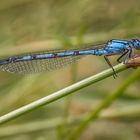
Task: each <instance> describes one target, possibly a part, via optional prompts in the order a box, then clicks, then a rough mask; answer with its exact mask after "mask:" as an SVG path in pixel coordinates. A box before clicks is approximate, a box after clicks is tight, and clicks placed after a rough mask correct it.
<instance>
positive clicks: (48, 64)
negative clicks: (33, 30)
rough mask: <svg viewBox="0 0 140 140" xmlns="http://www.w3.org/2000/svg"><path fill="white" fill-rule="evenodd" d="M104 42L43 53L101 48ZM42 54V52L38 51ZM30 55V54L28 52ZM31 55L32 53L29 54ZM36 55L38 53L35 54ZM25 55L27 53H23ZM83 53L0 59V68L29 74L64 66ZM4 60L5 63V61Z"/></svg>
mask: <svg viewBox="0 0 140 140" xmlns="http://www.w3.org/2000/svg"><path fill="white" fill-rule="evenodd" d="M104 46H105V44H101V45H96V46H93V45H92V44H88V45H84V47H85V48H83V47H82V48H80V49H69V50H52V51H47V52H44V53H57V52H64V51H67V52H68V51H72V50H73V51H80V50H83V49H85V50H86V49H89V48H90V49H96V48H103V47H104ZM40 54H43V53H40ZM29 55H30V54H29ZM31 55H32V54H31ZM35 55H38V54H35ZM23 56H27V55H23ZM23 56H17V57H11V58H8V59H13V58H14V59H17V58H19V57H21V58H22V57H23ZM83 56H84V55H74V56H66V57H54V58H50V59H35V60H33V59H32V60H27V61H23V60H22V61H18V62H17V61H12V62H9V63H7V62H6V61H7V60H8V59H4V60H0V61H1V62H2V63H0V69H1V70H2V71H7V72H10V73H19V74H31V73H38V72H44V71H50V70H54V69H58V68H61V67H64V66H66V65H68V64H70V63H72V62H74V61H76V60H78V59H80V58H81V57H83ZM5 62H6V63H5Z"/></svg>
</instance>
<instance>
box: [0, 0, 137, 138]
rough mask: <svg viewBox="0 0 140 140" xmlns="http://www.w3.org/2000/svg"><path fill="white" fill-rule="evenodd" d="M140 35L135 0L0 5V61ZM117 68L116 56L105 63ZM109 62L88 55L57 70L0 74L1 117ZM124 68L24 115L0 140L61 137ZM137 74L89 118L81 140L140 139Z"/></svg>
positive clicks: (30, 0)
mask: <svg viewBox="0 0 140 140" xmlns="http://www.w3.org/2000/svg"><path fill="white" fill-rule="evenodd" d="M139 37H140V1H139V0H69V1H68V0H20V1H19V0H12V1H11V0H6V1H1V2H0V57H1V58H4V57H8V56H13V55H19V54H23V53H26V52H38V51H43V50H47V49H56V48H59V49H64V48H70V47H73V46H82V45H83V44H88V43H89V44H91V43H93V44H97V43H101V42H106V41H107V40H109V39H132V38H139ZM110 59H111V61H112V63H113V64H114V65H115V64H116V61H115V60H116V57H111V58H110ZM107 68H108V65H107V64H106V62H105V61H104V59H103V58H102V57H98V56H88V57H85V58H83V59H81V60H79V61H78V62H77V63H74V64H72V65H70V66H68V67H65V68H63V69H60V70H56V71H51V72H46V73H40V74H33V75H16V74H9V73H6V72H0V115H1V116H2V115H4V114H6V113H8V112H10V111H13V110H15V109H17V108H19V107H21V106H23V105H26V104H28V103H31V102H32V101H35V100H37V99H40V98H42V97H44V96H47V95H49V94H51V93H53V92H55V91H58V90H60V89H63V88H64V87H66V86H68V85H71V84H72V83H75V82H78V81H80V80H82V79H84V78H86V77H89V76H91V75H93V74H96V73H98V72H100V71H102V70H104V69H107ZM135 71H137V72H138V71H139V73H140V70H138V69H137V70H136V69H129V70H127V71H124V72H121V73H119V74H118V77H117V79H113V77H110V78H107V79H105V80H102V81H101V82H99V83H96V84H94V85H91V86H89V87H86V88H84V89H81V90H79V91H77V92H75V93H74V94H72V95H70V96H68V97H64V98H62V99H60V100H57V101H55V102H53V103H51V104H49V105H47V106H44V107H42V108H39V109H38V110H35V111H33V112H30V113H28V114H26V115H23V116H21V117H19V118H17V119H15V120H13V121H11V122H8V123H6V124H4V125H2V126H1V128H0V139H1V140H9V139H10V140H19V139H20V140H22V139H23V140H32V139H33V140H63V139H67V138H68V136H69V134H70V132H71V131H72V130H73V128H74V127H77V126H78V125H79V121H82V120H83V119H84V117H85V116H86V114H90V113H91V112H92V111H93V110H94V109H96V107H97V106H98V104H99V103H100V102H101V101H102V100H103V99H104V98H105V97H106V96H108V95H109V94H111V93H112V92H114V91H115V90H117V89H118V88H120V86H121V85H122V84H124V83H125V82H126V79H128V78H129V77H130V76H131V77H132V76H133V74H135ZM139 79H140V76H138V77H137V78H135V79H134V80H133V82H132V83H131V84H129V85H128V86H127V87H126V88H125V90H123V91H122V92H123V95H122V96H120V97H118V98H117V100H115V101H113V103H112V104H111V105H110V106H109V107H108V108H107V109H105V110H103V111H102V112H101V113H100V115H99V118H98V119H97V120H96V121H91V122H90V124H89V125H88V127H87V128H86V129H85V130H84V132H83V133H82V134H81V135H80V136H79V138H78V139H80V140H85V139H86V140H93V139H94V140H108V139H109V140H126V139H127V140H139V139H140V87H139V84H140V80H139Z"/></svg>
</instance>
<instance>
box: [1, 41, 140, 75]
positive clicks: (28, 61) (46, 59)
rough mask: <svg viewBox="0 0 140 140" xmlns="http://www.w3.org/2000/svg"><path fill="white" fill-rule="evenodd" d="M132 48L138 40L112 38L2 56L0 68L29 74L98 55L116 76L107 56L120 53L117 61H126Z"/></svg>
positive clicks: (131, 54) (138, 43) (139, 43)
mask: <svg viewBox="0 0 140 140" xmlns="http://www.w3.org/2000/svg"><path fill="white" fill-rule="evenodd" d="M134 49H140V41H139V40H137V39H132V40H130V41H129V40H115V39H113V40H109V41H107V42H106V43H105V44H102V45H97V46H94V45H90V46H89V47H86V48H84V49H83V48H82V49H69V50H59V51H58V50H54V51H48V52H43V53H37V54H34V53H30V54H25V55H19V56H15V57H9V58H4V59H1V60H0V69H1V70H3V71H7V72H11V73H19V74H30V73H36V72H42V71H48V70H53V69H57V68H61V67H62V66H65V65H67V64H70V63H72V62H73V61H75V60H78V59H79V58H81V57H82V56H86V55H99V56H104V58H105V60H106V62H107V63H108V64H109V66H110V67H111V68H112V70H113V76H114V77H116V73H115V70H114V69H113V67H112V65H111V63H110V61H109V59H108V56H112V55H120V56H119V58H118V59H117V61H118V62H124V63H126V62H127V61H128V59H129V58H131V57H133V55H134Z"/></svg>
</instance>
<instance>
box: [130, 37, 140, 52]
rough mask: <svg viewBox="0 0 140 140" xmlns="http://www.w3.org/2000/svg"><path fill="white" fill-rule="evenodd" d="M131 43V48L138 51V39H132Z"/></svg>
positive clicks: (139, 46)
mask: <svg viewBox="0 0 140 140" xmlns="http://www.w3.org/2000/svg"><path fill="white" fill-rule="evenodd" d="M131 43H132V44H133V47H134V48H135V49H137V50H140V40H138V39H133V40H132V42H131Z"/></svg>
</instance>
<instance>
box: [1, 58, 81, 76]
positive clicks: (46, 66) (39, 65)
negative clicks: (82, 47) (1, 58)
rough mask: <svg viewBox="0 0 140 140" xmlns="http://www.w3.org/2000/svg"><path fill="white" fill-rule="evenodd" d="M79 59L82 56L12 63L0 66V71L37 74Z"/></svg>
mask: <svg viewBox="0 0 140 140" xmlns="http://www.w3.org/2000/svg"><path fill="white" fill-rule="evenodd" d="M81 57H82V56H68V57H59V58H51V59H42V60H31V61H20V62H12V63H8V64H3V65H1V66H0V69H1V70H2V71H7V72H10V73H19V74H31V73H38V72H44V71H50V70H54V69H58V68H61V67H64V66H66V65H68V64H70V63H72V62H74V61H76V60H78V59H80V58H81Z"/></svg>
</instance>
